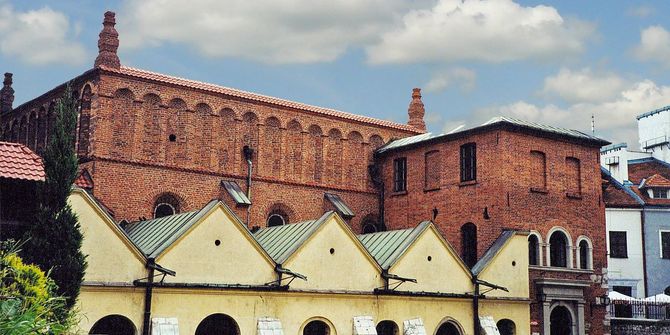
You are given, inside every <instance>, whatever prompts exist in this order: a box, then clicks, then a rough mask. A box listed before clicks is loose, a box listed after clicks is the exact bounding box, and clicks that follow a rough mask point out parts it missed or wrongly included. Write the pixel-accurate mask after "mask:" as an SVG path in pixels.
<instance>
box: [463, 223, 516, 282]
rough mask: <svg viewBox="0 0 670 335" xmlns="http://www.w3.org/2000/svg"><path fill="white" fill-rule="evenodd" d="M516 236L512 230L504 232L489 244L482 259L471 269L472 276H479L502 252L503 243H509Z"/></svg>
mask: <svg viewBox="0 0 670 335" xmlns="http://www.w3.org/2000/svg"><path fill="white" fill-rule="evenodd" d="M515 234H516V231H514V230H505V231H503V232H502V234H500V236H498V238H497V239H496V240H495V242H493V244H491V247H490V248H489V249H488V250H486V252H485V253H484V255H483V256H482V258H480V259H479V261H478V262H477V264H475V266H473V267H472V270H471V271H472V274H474V275H475V276H476V275H479V274H480V273H481V272H482V271H484V269H485V268H486V267H487V266H488V265H489V263H490V262H491V261H492V260H493V258H494V257H495V256H496V255H497V254H498V253H499V252H500V250H502V248H503V246H505V243H507V241H509V239H511V238H512V236H514V235H515Z"/></svg>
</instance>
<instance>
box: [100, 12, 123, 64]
mask: <svg viewBox="0 0 670 335" xmlns="http://www.w3.org/2000/svg"><path fill="white" fill-rule="evenodd" d="M115 15H116V14H114V12H109V11H108V12H105V19H104V20H103V21H102V26H103V27H102V31H100V35H98V36H100V38H99V39H98V57H96V58H95V65H94V66H95V67H100V66H101V65H102V66H106V67H111V68H115V69H118V68H120V67H121V61H120V60H119V56H118V55H117V54H116V50H118V49H119V33H118V32H116V29H114V25H116V19H115V18H114V17H115Z"/></svg>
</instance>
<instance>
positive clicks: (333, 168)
mask: <svg viewBox="0 0 670 335" xmlns="http://www.w3.org/2000/svg"><path fill="white" fill-rule="evenodd" d="M327 147H328V149H327V152H328V154H327V155H326V160H327V162H328V163H327V164H326V181H327V182H328V183H329V184H331V185H338V184H340V183H342V155H343V145H342V132H341V131H340V130H339V129H336V128H332V129H330V130H329V131H328V145H327Z"/></svg>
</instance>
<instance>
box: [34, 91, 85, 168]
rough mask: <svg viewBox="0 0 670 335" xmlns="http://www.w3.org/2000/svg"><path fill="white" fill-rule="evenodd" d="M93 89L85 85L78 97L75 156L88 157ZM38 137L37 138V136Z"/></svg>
mask: <svg viewBox="0 0 670 335" xmlns="http://www.w3.org/2000/svg"><path fill="white" fill-rule="evenodd" d="M92 99H93V89H92V88H91V84H88V83H87V84H86V85H84V86H83V87H82V89H81V95H80V96H79V120H78V122H77V155H79V157H85V156H88V150H89V142H90V126H91V100H92ZM38 137H39V136H38Z"/></svg>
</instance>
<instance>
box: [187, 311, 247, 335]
mask: <svg viewBox="0 0 670 335" xmlns="http://www.w3.org/2000/svg"><path fill="white" fill-rule="evenodd" d="M211 334H217V335H239V334H240V327H239V326H238V325H237V322H235V320H234V319H233V318H231V317H230V316H228V315H226V314H212V315H210V316H208V317H206V318H205V319H204V320H202V321H201V322H200V324H199V325H198V328H196V330H195V335H211Z"/></svg>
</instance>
